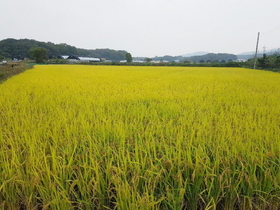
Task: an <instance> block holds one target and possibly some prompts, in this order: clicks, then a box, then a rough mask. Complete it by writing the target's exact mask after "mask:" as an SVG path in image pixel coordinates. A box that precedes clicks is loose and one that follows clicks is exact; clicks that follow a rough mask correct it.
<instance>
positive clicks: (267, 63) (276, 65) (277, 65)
mask: <svg viewBox="0 0 280 210" xmlns="http://www.w3.org/2000/svg"><path fill="white" fill-rule="evenodd" d="M257 67H258V68H261V69H268V70H270V69H280V54H279V53H275V54H273V55H267V54H265V53H264V54H263V57H262V58H258V62H257Z"/></svg>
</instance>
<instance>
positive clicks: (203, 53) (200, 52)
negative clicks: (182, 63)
mask: <svg viewBox="0 0 280 210" xmlns="http://www.w3.org/2000/svg"><path fill="white" fill-rule="evenodd" d="M208 53H209V52H203V51H199V52H194V53H187V54H184V55H181V56H182V57H191V56H197V55H206V54H208Z"/></svg>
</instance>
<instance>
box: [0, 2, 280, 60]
mask: <svg viewBox="0 0 280 210" xmlns="http://www.w3.org/2000/svg"><path fill="white" fill-rule="evenodd" d="M0 23H1V26H0V27H1V28H0V40H2V39H6V38H15V39H21V38H28V39H35V40H38V41H45V42H47V41H50V42H53V43H55V44H58V43H67V44H69V45H72V46H76V47H78V48H85V49H96V48H110V49H115V50H127V51H128V52H130V53H131V54H132V56H134V57H135V56H146V57H147V56H148V57H153V56H156V55H157V56H163V55H182V54H186V53H192V52H197V51H206V52H213V53H224V52H225V53H234V54H237V53H242V52H248V51H254V49H255V45H256V39H257V33H258V32H260V33H261V34H260V45H259V50H260V51H261V52H262V50H263V47H264V46H265V47H266V50H269V49H272V48H280V1H279V0H99V1H97V0H79V1H78V0H76V1H74V0H47V1H45V0H44V1H43V0H0Z"/></svg>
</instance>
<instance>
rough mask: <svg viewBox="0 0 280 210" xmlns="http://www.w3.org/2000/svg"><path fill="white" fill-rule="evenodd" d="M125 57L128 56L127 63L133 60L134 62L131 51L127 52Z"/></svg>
mask: <svg viewBox="0 0 280 210" xmlns="http://www.w3.org/2000/svg"><path fill="white" fill-rule="evenodd" d="M125 57H126V61H127V63H131V62H132V56H131V54H130V53H126V54H125Z"/></svg>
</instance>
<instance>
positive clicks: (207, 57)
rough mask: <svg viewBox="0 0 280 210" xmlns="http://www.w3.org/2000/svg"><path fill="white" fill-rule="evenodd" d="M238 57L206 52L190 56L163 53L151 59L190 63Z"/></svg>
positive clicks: (222, 60)
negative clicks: (163, 54)
mask: <svg viewBox="0 0 280 210" xmlns="http://www.w3.org/2000/svg"><path fill="white" fill-rule="evenodd" d="M237 59H238V58H237V56H236V55H234V54H228V53H208V54H205V55H196V56H191V57H183V56H170V55H165V56H162V57H157V56H156V57H153V58H151V60H153V61H167V62H173V61H176V62H191V63H219V62H230V61H236V60H237Z"/></svg>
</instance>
